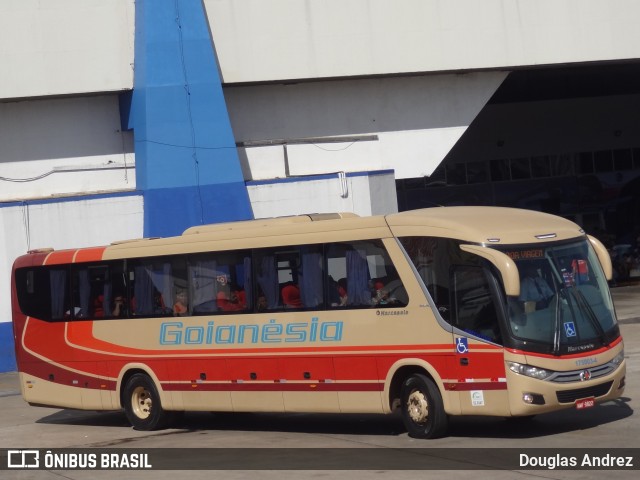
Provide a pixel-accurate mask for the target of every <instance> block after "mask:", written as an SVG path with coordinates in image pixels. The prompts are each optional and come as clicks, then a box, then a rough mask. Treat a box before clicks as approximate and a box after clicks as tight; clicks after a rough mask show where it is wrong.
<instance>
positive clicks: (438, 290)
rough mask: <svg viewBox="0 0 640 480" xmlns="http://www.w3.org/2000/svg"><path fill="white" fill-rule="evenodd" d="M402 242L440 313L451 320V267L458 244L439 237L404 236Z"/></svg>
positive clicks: (447, 319)
mask: <svg viewBox="0 0 640 480" xmlns="http://www.w3.org/2000/svg"><path fill="white" fill-rule="evenodd" d="M400 243H401V244H402V246H403V247H404V249H405V250H406V252H407V254H408V255H409V257H410V258H411V261H412V263H413V264H414V266H415V268H416V270H417V272H418V275H419V276H420V278H421V279H422V282H423V283H424V285H425V287H426V288H427V290H428V291H429V295H431V299H432V300H433V302H434V303H435V305H436V308H437V309H438V313H439V314H440V316H441V317H442V318H443V319H444V320H445V321H449V320H450V316H451V305H450V298H449V269H450V267H451V261H452V259H454V258H456V257H455V255H456V250H458V247H457V245H456V244H455V243H454V242H453V241H452V240H449V239H446V238H437V237H403V238H400Z"/></svg>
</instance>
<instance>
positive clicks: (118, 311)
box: [111, 293, 127, 318]
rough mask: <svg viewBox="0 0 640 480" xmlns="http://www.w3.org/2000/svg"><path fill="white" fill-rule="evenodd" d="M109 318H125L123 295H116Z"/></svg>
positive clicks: (125, 310)
mask: <svg viewBox="0 0 640 480" xmlns="http://www.w3.org/2000/svg"><path fill="white" fill-rule="evenodd" d="M111 316H113V317H116V318H122V317H126V316H127V307H126V303H125V298H124V295H122V294H121V293H116V295H115V296H114V299H113V308H112V309H111Z"/></svg>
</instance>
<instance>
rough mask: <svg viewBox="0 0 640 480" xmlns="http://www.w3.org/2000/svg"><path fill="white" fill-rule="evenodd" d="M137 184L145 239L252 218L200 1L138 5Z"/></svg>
mask: <svg viewBox="0 0 640 480" xmlns="http://www.w3.org/2000/svg"><path fill="white" fill-rule="evenodd" d="M134 75H135V80H134V90H133V95H132V99H131V109H130V112H129V119H128V126H129V127H130V128H133V130H134V139H135V154H136V183H137V187H138V189H139V190H141V191H142V192H143V195H144V234H145V236H160V237H164V236H170V235H178V234H180V233H182V231H183V230H184V229H185V228H187V227H190V226H193V225H201V224H206V223H217V222H224V221H233V220H246V219H250V218H253V215H252V211H251V204H250V202H249V196H248V193H247V189H246V185H245V183H244V179H243V175H242V170H241V168H240V162H239V158H238V153H237V150H236V145H235V139H234V136H233V132H232V130H231V124H230V121H229V115H228V112H227V107H226V104H225V100H224V96H223V93H222V85H221V80H220V76H219V73H218V65H217V61H216V56H215V52H214V48H213V41H212V38H211V35H210V32H209V24H208V21H207V17H206V13H205V11H204V5H203V2H201V1H200V0H136V29H135V71H134Z"/></svg>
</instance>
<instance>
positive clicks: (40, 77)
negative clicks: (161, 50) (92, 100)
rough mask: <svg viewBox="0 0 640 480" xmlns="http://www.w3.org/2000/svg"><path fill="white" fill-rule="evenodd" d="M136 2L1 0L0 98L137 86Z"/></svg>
mask: <svg viewBox="0 0 640 480" xmlns="http://www.w3.org/2000/svg"><path fill="white" fill-rule="evenodd" d="M134 17H135V4H134V1H133V0H45V1H42V0H2V1H0V65H2V68H0V98H4V99H8V98H20V97H35V96H42V95H64V94H78V93H87V92H106V91H120V90H123V89H131V88H133V43H134V41H133V39H134Z"/></svg>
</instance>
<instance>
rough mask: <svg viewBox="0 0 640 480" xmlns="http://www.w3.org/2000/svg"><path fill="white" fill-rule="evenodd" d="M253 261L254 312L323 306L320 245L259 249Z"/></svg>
mask: <svg viewBox="0 0 640 480" xmlns="http://www.w3.org/2000/svg"><path fill="white" fill-rule="evenodd" d="M255 258H256V272H257V273H256V281H257V285H258V289H259V292H258V297H257V310H258V311H261V310H263V309H266V310H276V309H280V308H284V309H299V308H316V309H317V308H322V307H323V305H324V288H323V278H324V273H323V255H322V246H321V245H303V246H293V247H282V248H275V249H263V250H260V251H258V252H256V257H255Z"/></svg>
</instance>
